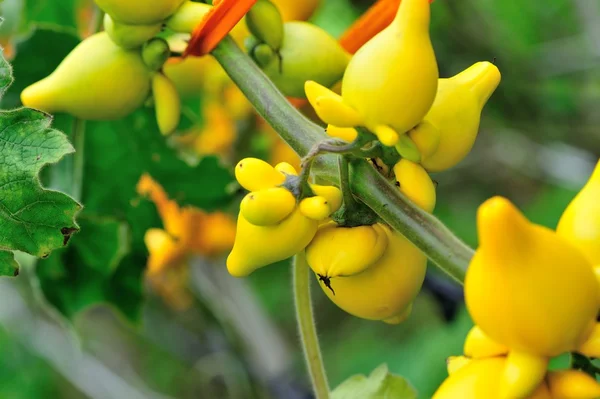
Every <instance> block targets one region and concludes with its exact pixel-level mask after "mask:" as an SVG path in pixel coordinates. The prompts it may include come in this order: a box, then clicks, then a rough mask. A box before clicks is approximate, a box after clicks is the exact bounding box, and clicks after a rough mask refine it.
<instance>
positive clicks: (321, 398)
mask: <svg viewBox="0 0 600 399" xmlns="http://www.w3.org/2000/svg"><path fill="white" fill-rule="evenodd" d="M294 302H295V304H296V320H297V321H298V330H299V332H300V342H301V343H302V349H303V351H304V358H305V360H306V366H307V367H308V372H309V374H310V379H311V381H312V385H313V388H314V391H315V397H316V399H327V398H329V385H328V383H327V374H326V373H325V366H323V359H322V357H321V349H320V348H319V340H318V338H317V329H316V328H315V321H314V317H313V310H312V304H311V301H310V269H309V268H308V265H307V264H306V259H305V257H304V253H300V254H298V255H296V256H295V257H294Z"/></svg>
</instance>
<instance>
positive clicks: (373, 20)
mask: <svg viewBox="0 0 600 399" xmlns="http://www.w3.org/2000/svg"><path fill="white" fill-rule="evenodd" d="M400 2H401V0H378V1H377V3H375V4H374V5H373V6H371V8H369V9H368V10H367V12H366V13H364V14H363V15H362V16H361V17H360V18H359V19H357V20H356V21H355V22H354V23H353V24H352V26H350V28H348V30H347V31H346V32H345V33H344V34H343V35H342V37H341V38H340V44H341V45H342V47H343V48H344V49H345V50H346V51H347V52H349V53H350V54H354V53H356V52H357V51H358V49H359V48H361V47H362V46H363V45H364V44H365V43H366V42H368V41H369V40H371V38H372V37H373V36H375V35H376V34H378V33H379V32H381V31H382V30H384V29H385V28H387V27H388V25H389V24H391V23H392V21H393V20H394V17H395V16H396V12H397V11H398V7H400ZM429 2H430V3H433V0H429Z"/></svg>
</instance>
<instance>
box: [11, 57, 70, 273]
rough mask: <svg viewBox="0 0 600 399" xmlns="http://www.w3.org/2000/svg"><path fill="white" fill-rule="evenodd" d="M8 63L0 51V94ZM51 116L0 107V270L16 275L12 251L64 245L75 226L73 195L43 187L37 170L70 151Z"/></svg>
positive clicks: (42, 251)
mask: <svg viewBox="0 0 600 399" xmlns="http://www.w3.org/2000/svg"><path fill="white" fill-rule="evenodd" d="M11 72H12V71H11V68H10V65H9V64H8V63H7V62H6V60H5V59H4V57H3V56H0V95H2V94H4V92H5V91H6V90H7V88H8V85H10V84H11V83H12V73H11ZM51 122H52V117H50V116H49V115H47V114H45V113H43V112H39V111H35V110H32V109H28V108H20V109H16V110H11V111H0V189H1V190H0V231H1V232H2V234H0V250H2V251H4V252H5V253H2V252H0V275H14V274H15V266H16V265H17V263H16V261H15V260H14V256H13V255H12V253H9V252H6V251H13V250H19V251H23V252H26V253H28V254H31V255H34V256H37V257H47V256H48V255H50V252H52V251H53V250H55V249H57V248H61V247H64V246H65V245H66V244H67V242H68V241H69V239H70V237H71V235H72V234H73V233H75V232H77V231H78V230H79V227H78V226H77V224H76V223H75V220H74V218H75V214H76V213H77V212H78V211H79V210H80V209H81V205H79V204H78V203H77V202H76V201H74V200H73V199H72V198H70V197H69V196H67V195H65V194H63V193H60V192H58V191H52V190H46V189H44V188H42V186H41V185H40V182H39V178H38V174H39V172H40V170H41V169H42V167H43V166H44V165H46V164H52V163H56V162H58V161H59V160H60V159H61V158H62V157H63V156H64V155H66V154H70V153H72V152H73V151H74V149H73V147H72V146H71V144H70V143H69V141H68V140H67V137H66V136H65V135H64V134H62V133H60V132H59V131H57V130H54V129H51V128H50V124H51Z"/></svg>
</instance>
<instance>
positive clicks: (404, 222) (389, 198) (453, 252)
mask: <svg viewBox="0 0 600 399" xmlns="http://www.w3.org/2000/svg"><path fill="white" fill-rule="evenodd" d="M352 166H353V168H352V170H353V173H352V181H351V186H352V191H353V192H354V193H355V195H356V196H357V197H358V198H359V199H360V200H361V201H363V202H364V203H365V204H366V205H368V206H369V207H370V208H371V209H373V211H375V213H377V214H378V215H379V216H380V217H381V218H382V219H383V220H385V221H386V222H387V223H389V225H390V226H392V227H393V228H394V229H395V230H397V231H399V232H401V233H402V234H403V235H404V236H405V237H406V238H408V239H409V240H410V241H411V242H412V243H413V244H415V245H416V246H417V247H418V248H419V249H420V250H421V251H423V252H424V253H425V254H426V255H427V257H428V258H429V259H431V261H432V262H433V263H435V264H436V265H438V266H439V268H440V269H441V270H443V271H444V272H445V273H447V274H448V275H449V276H450V277H452V278H453V279H454V280H456V281H457V282H458V283H460V284H462V283H463V282H464V280H465V273H466V271H467V267H468V265H469V262H470V261H471V258H472V257H473V250H472V249H471V248H469V247H468V246H467V245H466V244H465V243H463V242H462V241H461V240H460V239H459V238H458V237H456V236H455V235H454V234H453V233H452V232H451V231H450V230H449V229H448V228H447V227H446V226H445V225H444V224H443V223H442V222H440V220H439V219H437V218H436V217H435V216H433V215H431V214H429V213H427V212H425V211H423V210H422V209H421V208H419V207H417V206H416V205H415V204H413V203H412V202H411V201H410V200H408V199H407V198H406V197H405V196H404V195H403V194H401V193H400V191H399V190H398V189H397V188H396V187H394V186H392V185H391V184H390V183H388V182H387V180H385V179H384V178H383V177H382V176H381V175H380V174H379V173H378V172H377V171H376V170H375V169H374V168H373V167H372V166H371V165H369V164H368V163H367V162H363V161H361V162H353V163H352Z"/></svg>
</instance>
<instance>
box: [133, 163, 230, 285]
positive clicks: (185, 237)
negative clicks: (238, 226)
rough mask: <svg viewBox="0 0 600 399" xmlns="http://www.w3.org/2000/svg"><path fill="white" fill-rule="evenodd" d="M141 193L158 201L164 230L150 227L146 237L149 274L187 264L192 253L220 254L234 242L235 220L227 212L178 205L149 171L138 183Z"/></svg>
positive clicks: (204, 254)
mask: <svg viewBox="0 0 600 399" xmlns="http://www.w3.org/2000/svg"><path fill="white" fill-rule="evenodd" d="M137 191H138V193H139V194H141V195H146V196H148V197H149V198H150V199H151V200H152V202H154V203H155V204H156V208H157V210H158V213H159V215H160V217H161V219H162V221H163V225H164V230H162V229H149V230H148V231H147V232H146V235H145V237H144V241H145V243H146V247H147V248H148V252H149V253H150V256H149V258H148V265H147V268H148V275H155V274H159V273H160V272H162V271H165V270H166V269H168V268H169V267H171V266H179V265H181V264H184V263H185V262H186V260H187V258H188V256H190V255H203V256H208V257H214V256H218V255H220V254H222V253H225V252H227V251H228V250H230V249H231V247H232V246H233V241H234V238H235V222H234V221H233V219H232V218H231V217H230V216H229V215H226V214H224V213H221V212H215V213H211V214H208V213H205V212H203V211H201V210H200V209H198V208H194V207H191V206H186V207H179V205H178V204H177V203H176V202H175V201H173V200H170V199H169V198H168V196H167V194H166V193H165V191H164V189H163V188H162V187H161V186H160V184H158V183H157V182H156V181H154V180H153V179H152V177H150V176H149V175H147V174H144V175H143V176H142V177H141V178H140V181H139V182H138V185H137Z"/></svg>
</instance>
